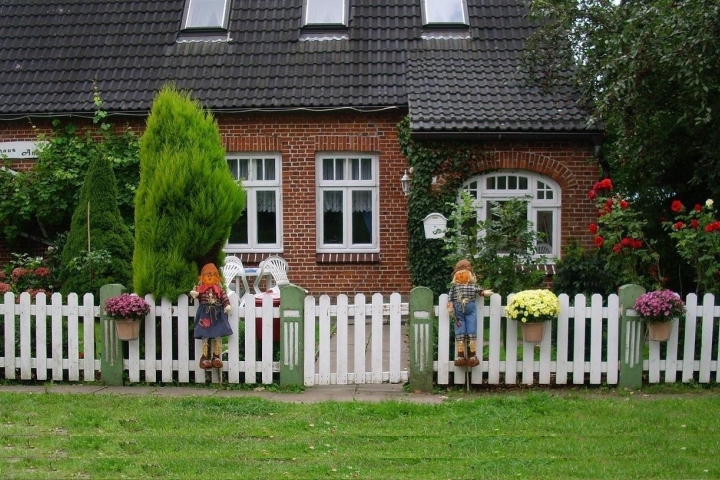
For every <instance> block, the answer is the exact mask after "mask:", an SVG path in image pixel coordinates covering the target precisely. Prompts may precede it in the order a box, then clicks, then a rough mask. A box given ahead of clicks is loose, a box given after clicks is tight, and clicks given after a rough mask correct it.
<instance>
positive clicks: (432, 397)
mask: <svg viewBox="0 0 720 480" xmlns="http://www.w3.org/2000/svg"><path fill="white" fill-rule="evenodd" d="M5 392H8V393H9V392H15V393H32V394H47V393H53V394H86V395H128V396H131V395H155V396H161V397H182V396H198V397H209V396H215V397H229V398H264V399H266V400H272V401H278V402H291V403H317V402H326V401H336V402H351V401H359V402H382V401H398V402H413V403H426V404H438V403H442V402H443V400H445V399H446V398H447V397H445V396H444V395H439V394H425V393H411V392H408V391H406V390H405V389H404V388H403V386H402V385H401V384H389V383H380V384H365V385H330V386H318V387H308V388H306V389H305V391H304V392H302V393H280V392H269V391H266V390H265V389H264V388H263V387H262V386H258V387H257V388H256V389H255V390H220V389H214V388H202V387H141V386H132V387H108V386H103V385H81V384H73V385H71V384H67V385H2V386H0V394H2V393H5Z"/></svg>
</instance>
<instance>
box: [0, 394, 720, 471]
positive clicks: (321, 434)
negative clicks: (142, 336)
mask: <svg viewBox="0 0 720 480" xmlns="http://www.w3.org/2000/svg"><path fill="white" fill-rule="evenodd" d="M456 395H458V394H450V395H449V398H448V399H447V400H445V402H444V403H443V404H441V405H422V404H414V403H397V402H383V403H364V402H347V403H342V402H324V403H316V404H307V405H301V404H291V403H280V402H271V401H268V400H263V399H257V398H247V397H246V398H227V397H223V398H221V397H183V398H167V397H156V396H141V397H126V396H113V395H61V394H17V393H0V478H4V479H5V478H29V479H40V478H51V479H58V478H93V479H94V478H154V477H160V478H192V479H197V478H201V477H202V478H207V479H225V478H248V479H270V478H302V479H305V478H363V479H365V478H367V479H404V478H407V479H435V478H437V479H453V480H460V479H481V478H482V479H485V478H488V479H490V478H515V479H516V478H532V479H537V478H548V479H550V478H551V479H569V478H578V479H579V478H582V479H588V478H603V479H605V478H612V479H625V478H648V479H661V478H692V479H702V478H720V462H719V461H718V459H717V452H719V451H720V392H718V391H716V390H713V389H710V390H702V391H699V392H697V393H695V392H691V393H680V394H674V395H662V394H650V395H643V394H641V393H634V394H632V395H630V394H619V393H617V392H616V391H614V390H609V391H607V392H605V393H604V394H601V393H598V392H597V391H595V392H587V391H572V390H567V391H562V392H556V391H553V390H547V391H541V390H532V391H528V392H515V393H506V394H500V393H478V394H473V395H472V396H471V397H470V398H463V397H460V396H456Z"/></svg>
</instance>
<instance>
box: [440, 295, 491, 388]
mask: <svg viewBox="0 0 720 480" xmlns="http://www.w3.org/2000/svg"><path fill="white" fill-rule="evenodd" d="M501 317H502V297H501V296H500V295H497V294H495V295H493V296H491V297H490V320H489V322H488V323H489V324H490V334H489V341H490V345H489V348H488V383H490V384H493V385H497V384H499V383H500V371H501V366H500V342H502V332H501V328H502V326H501V320H500V318H501ZM441 338H442V337H441Z"/></svg>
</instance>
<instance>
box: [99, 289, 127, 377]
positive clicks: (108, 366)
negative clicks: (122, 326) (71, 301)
mask: <svg viewBox="0 0 720 480" xmlns="http://www.w3.org/2000/svg"><path fill="white" fill-rule="evenodd" d="M125 290H126V289H125V287H124V286H122V285H119V284H116V283H113V284H110V285H103V286H102V287H100V327H101V334H100V337H101V339H102V346H101V347H100V352H101V354H100V377H101V378H102V382H103V383H104V384H106V385H122V384H123V345H122V342H121V341H120V340H118V338H117V334H116V333H115V322H114V321H113V319H112V318H110V317H108V316H107V315H105V312H104V307H105V301H106V300H107V299H108V298H110V297H115V296H117V295H120V294H121V293H124V292H125Z"/></svg>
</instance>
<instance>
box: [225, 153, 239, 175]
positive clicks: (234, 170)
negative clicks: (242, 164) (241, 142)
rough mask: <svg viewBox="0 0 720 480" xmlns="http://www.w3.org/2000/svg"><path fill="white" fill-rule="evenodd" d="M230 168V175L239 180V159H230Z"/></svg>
mask: <svg viewBox="0 0 720 480" xmlns="http://www.w3.org/2000/svg"><path fill="white" fill-rule="evenodd" d="M227 163H228V167H229V168H230V173H231V174H232V176H233V178H234V179H235V180H237V179H238V178H240V177H238V169H239V167H238V160H237V158H229V159H228V161H227Z"/></svg>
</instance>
